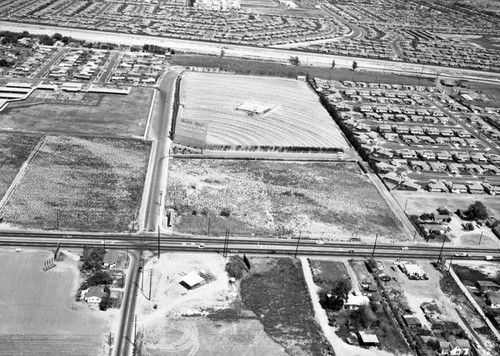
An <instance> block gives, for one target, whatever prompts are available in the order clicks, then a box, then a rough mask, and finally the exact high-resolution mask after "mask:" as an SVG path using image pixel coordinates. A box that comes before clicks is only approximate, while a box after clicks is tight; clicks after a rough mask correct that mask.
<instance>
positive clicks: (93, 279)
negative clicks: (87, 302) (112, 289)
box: [87, 271, 113, 286]
mask: <svg viewBox="0 0 500 356" xmlns="http://www.w3.org/2000/svg"><path fill="white" fill-rule="evenodd" d="M112 282H113V278H111V276H110V275H109V273H108V272H107V271H96V272H95V273H94V274H92V276H90V277H89V278H87V285H88V286H100V285H102V284H110V283H112Z"/></svg>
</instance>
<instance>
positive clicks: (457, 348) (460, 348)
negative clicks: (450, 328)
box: [448, 336, 471, 356]
mask: <svg viewBox="0 0 500 356" xmlns="http://www.w3.org/2000/svg"><path fill="white" fill-rule="evenodd" d="M449 342H450V348H449V353H448V355H450V356H462V355H470V349H471V347H470V343H469V340H466V339H455V338H454V337H453V336H450V338H449Z"/></svg>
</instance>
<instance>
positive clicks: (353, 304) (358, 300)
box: [344, 294, 370, 310]
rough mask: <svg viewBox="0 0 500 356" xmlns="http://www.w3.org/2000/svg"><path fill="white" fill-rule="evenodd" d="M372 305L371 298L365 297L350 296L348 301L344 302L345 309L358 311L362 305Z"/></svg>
mask: <svg viewBox="0 0 500 356" xmlns="http://www.w3.org/2000/svg"><path fill="white" fill-rule="evenodd" d="M368 304H370V298H368V297H367V296H365V295H354V294H349V295H348V296H347V300H346V301H345V302H344V309H349V310H353V309H358V308H359V307H360V306H362V305H368Z"/></svg>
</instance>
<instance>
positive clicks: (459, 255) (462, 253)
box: [455, 252, 469, 257]
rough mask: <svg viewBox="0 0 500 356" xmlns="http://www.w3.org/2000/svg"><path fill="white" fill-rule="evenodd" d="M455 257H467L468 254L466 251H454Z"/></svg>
mask: <svg viewBox="0 0 500 356" xmlns="http://www.w3.org/2000/svg"><path fill="white" fill-rule="evenodd" d="M455 257H469V254H468V253H466V252H461V253H455Z"/></svg>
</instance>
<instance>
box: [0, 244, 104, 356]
mask: <svg viewBox="0 0 500 356" xmlns="http://www.w3.org/2000/svg"><path fill="white" fill-rule="evenodd" d="M51 257H53V254H52V253H49V252H48V251H30V250H24V249H23V251H22V252H15V251H13V250H10V251H7V250H3V251H0V269H1V270H2V274H1V276H0V284H1V285H2V288H0V305H1V306H2V322H1V323H0V344H1V345H2V346H1V347H0V355H68V354H72V355H94V354H95V355H103V354H104V351H105V345H104V342H105V334H106V333H107V332H108V328H109V326H108V323H107V322H106V320H105V319H104V317H103V316H100V315H98V314H96V313H92V312H90V310H89V309H88V307H87V306H86V305H78V304H76V303H75V302H74V294H75V293H76V289H77V286H78V277H79V272H78V268H77V265H76V262H74V261H65V262H56V265H57V266H56V267H55V268H53V269H51V270H49V271H47V272H44V271H43V266H44V262H45V261H46V260H48V259H49V258H51ZM21 334H22V335H21Z"/></svg>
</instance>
